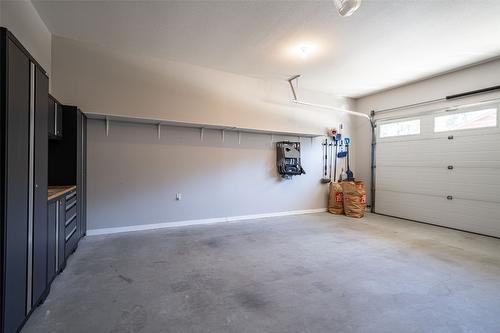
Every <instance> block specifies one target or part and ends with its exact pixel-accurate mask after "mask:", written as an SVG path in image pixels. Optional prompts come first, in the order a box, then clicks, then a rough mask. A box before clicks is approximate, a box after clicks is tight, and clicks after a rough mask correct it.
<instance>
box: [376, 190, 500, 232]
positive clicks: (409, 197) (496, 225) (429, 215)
mask: <svg viewBox="0 0 500 333" xmlns="http://www.w3.org/2000/svg"><path fill="white" fill-rule="evenodd" d="M375 200H376V203H375V207H376V209H375V210H376V213H378V214H385V215H391V216H397V217H401V218H406V219H410V220H416V221H420V222H426V223H432V224H436V225H441V226H444V227H449V228H455V229H460V230H467V231H472V232H477V233H481V234H486V235H491V236H495V237H500V219H499V218H498V216H500V205H499V204H497V203H489V202H481V201H472V200H460V199H458V200H457V199H453V200H446V198H439V197H433V196H428V195H419V194H413V193H398V192H390V191H383V190H382V191H378V190H377V196H376V197H375Z"/></svg>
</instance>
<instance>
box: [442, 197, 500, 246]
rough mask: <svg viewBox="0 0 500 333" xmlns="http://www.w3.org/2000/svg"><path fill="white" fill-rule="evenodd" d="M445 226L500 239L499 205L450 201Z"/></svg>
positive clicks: (470, 201) (469, 201)
mask: <svg viewBox="0 0 500 333" xmlns="http://www.w3.org/2000/svg"><path fill="white" fill-rule="evenodd" d="M450 208H451V210H450V212H449V216H450V218H449V220H448V221H447V223H446V225H447V226H450V227H453V228H457V229H461V230H468V231H472V232H477V233H480V234H485V235H491V236H495V237H500V218H499V216H500V204H499V203H493V202H481V201H472V200H460V199H458V200H455V199H453V200H452V205H451V206H450Z"/></svg>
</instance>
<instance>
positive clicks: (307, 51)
mask: <svg viewBox="0 0 500 333" xmlns="http://www.w3.org/2000/svg"><path fill="white" fill-rule="evenodd" d="M317 49H318V46H317V45H316V44H313V43H300V44H296V45H294V46H292V47H291V48H290V49H289V53H290V54H291V55H293V56H294V57H299V58H301V59H304V60H305V59H307V58H309V57H311V56H312V55H314V54H315V53H316V51H317Z"/></svg>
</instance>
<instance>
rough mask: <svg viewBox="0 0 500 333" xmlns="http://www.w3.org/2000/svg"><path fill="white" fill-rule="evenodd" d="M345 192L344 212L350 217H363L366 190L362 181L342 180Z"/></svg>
mask: <svg viewBox="0 0 500 333" xmlns="http://www.w3.org/2000/svg"><path fill="white" fill-rule="evenodd" d="M341 184H342V189H343V192H344V213H345V215H346V216H349V217H357V218H361V217H363V216H365V207H366V191H365V184H364V183H363V182H361V181H356V182H342V183H341Z"/></svg>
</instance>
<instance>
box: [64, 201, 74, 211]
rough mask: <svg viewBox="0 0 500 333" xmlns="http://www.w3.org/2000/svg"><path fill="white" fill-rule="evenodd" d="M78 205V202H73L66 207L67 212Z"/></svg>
mask: <svg viewBox="0 0 500 333" xmlns="http://www.w3.org/2000/svg"><path fill="white" fill-rule="evenodd" d="M75 205H76V201H73V202H72V203H70V204H69V205H67V206H66V210H67V211H68V210H70V209H71V208H73V207H74V206H75Z"/></svg>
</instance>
